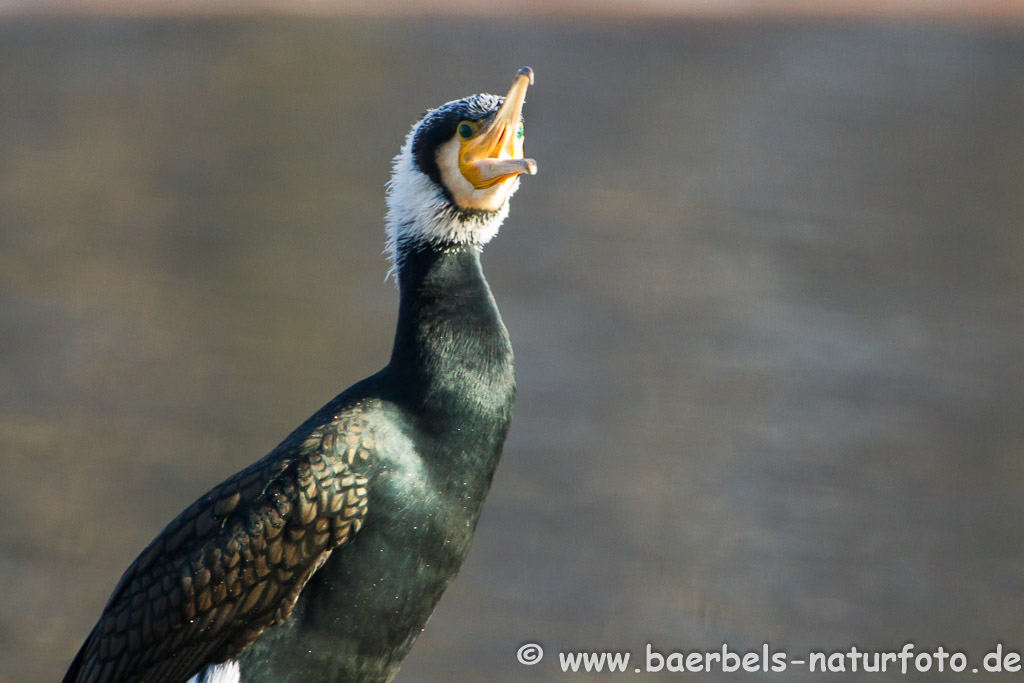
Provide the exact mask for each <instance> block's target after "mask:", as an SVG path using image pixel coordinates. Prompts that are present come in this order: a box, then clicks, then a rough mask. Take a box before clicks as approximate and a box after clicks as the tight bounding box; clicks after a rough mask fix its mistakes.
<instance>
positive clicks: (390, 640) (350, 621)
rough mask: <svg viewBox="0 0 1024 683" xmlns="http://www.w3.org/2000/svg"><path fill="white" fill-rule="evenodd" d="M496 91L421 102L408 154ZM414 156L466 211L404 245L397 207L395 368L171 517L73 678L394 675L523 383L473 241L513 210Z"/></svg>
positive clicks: (450, 562) (117, 682) (487, 105)
mask: <svg viewBox="0 0 1024 683" xmlns="http://www.w3.org/2000/svg"><path fill="white" fill-rule="evenodd" d="M531 76H532V74H531ZM501 103H502V98H499V97H494V96H477V97H476V98H468V99H467V100H461V101H458V102H455V103H450V104H449V105H446V107H445V108H442V109H441V110H435V111H434V112H431V113H428V114H427V116H426V118H425V119H424V120H423V122H422V123H421V124H419V125H418V127H417V128H415V129H414V132H413V134H411V135H410V140H409V141H408V142H407V145H406V147H405V148H403V154H409V153H410V149H415V150H416V151H415V155H416V156H422V155H423V154H424V153H425V152H424V150H425V149H429V148H430V147H431V146H433V147H436V146H437V145H439V144H441V143H442V142H443V141H445V140H450V139H451V138H452V135H453V134H454V130H455V126H456V125H457V123H458V121H459V119H460V117H462V116H465V115H466V114H467V112H470V111H471V113H473V114H474V115H475V116H476V117H477V118H484V117H487V116H488V115H490V114H493V112H494V111H495V110H496V109H497V108H498V107H499V106H500V105H501ZM477 110H479V111H477ZM400 156H401V155H400ZM431 158H433V157H431ZM412 163H413V165H414V166H413V168H414V172H415V173H418V174H422V175H423V176H426V177H428V178H431V182H432V183H433V184H434V185H435V186H436V187H435V188H433V189H430V190H429V192H430V193H431V194H429V196H425V197H423V201H424V202H426V204H427V205H429V206H431V207H436V211H435V214H436V215H438V216H441V218H439V219H438V220H441V221H442V222H443V221H455V222H458V223H457V224H456V223H449V224H444V225H447V227H451V228H453V230H451V231H448V232H444V233H443V234H442V233H441V232H437V233H432V232H430V230H431V229H432V226H433V224H430V225H428V226H427V227H424V226H422V225H420V226H417V230H418V232H417V231H416V230H413V231H412V233H410V234H411V235H412V236H411V237H410V236H409V235H408V234H406V233H404V232H403V230H407V229H411V228H412V227H413V226H412V225H411V224H410V225H405V226H404V227H403V225H402V224H401V223H400V222H399V223H398V224H397V225H395V224H394V219H393V217H392V214H395V215H396V216H397V218H398V219H399V221H401V219H402V218H403V215H404V214H402V211H401V210H400V209H401V206H406V205H407V204H402V202H403V201H404V202H409V201H413V202H415V201H419V199H417V197H416V195H415V194H414V193H413V194H411V195H410V194H409V193H406V195H403V196H402V197H400V198H399V199H396V200H394V201H393V202H392V204H394V205H395V206H398V207H399V209H395V206H392V211H391V213H389V219H391V220H392V223H393V224H392V225H391V226H389V231H390V232H391V242H392V247H393V249H394V250H395V251H394V253H393V254H392V258H393V259H394V261H395V263H396V264H397V268H398V280H399V283H400V297H401V298H400V307H399V319H398V325H397V330H396V334H395V342H394V350H393V352H392V357H391V360H390V362H389V363H388V365H387V366H386V367H385V368H384V369H383V370H381V371H380V372H378V373H377V374H375V375H373V376H371V377H369V378H367V379H365V380H363V381H362V382H359V383H358V384H356V385H354V386H352V387H351V388H349V389H348V390H346V391H345V392H343V393H342V394H340V395H339V396H337V397H336V398H335V399H333V400H332V401H331V402H329V403H328V404H327V405H325V406H324V407H323V408H321V409H320V410H319V411H318V412H317V413H316V414H315V415H313V416H312V417H310V418H309V419H308V420H307V421H306V422H305V423H304V424H303V425H301V426H300V427H299V428H298V429H296V430H295V431H294V432H293V433H292V434H291V435H289V436H288V438H286V439H285V440H284V441H283V442H282V443H281V444H280V445H279V446H278V447H277V448H275V449H274V450H273V451H272V452H271V453H270V454H269V455H267V456H266V457H265V458H263V459H262V460H259V461H258V462H256V463H254V464H253V465H251V466H249V467H247V468H246V469H245V470H243V471H241V472H239V473H238V474H236V475H234V476H233V477H231V478H229V479H228V480H226V481H225V482H223V483H222V484H220V485H219V486H217V487H215V488H214V489H213V490H211V491H210V492H209V493H207V494H206V495H204V496H203V497H201V498H200V499H199V500H197V501H196V502H195V503H193V504H192V505H191V506H190V507H188V508H187V509H186V510H185V511H184V512H182V513H181V514H180V515H179V516H178V517H177V518H176V519H175V520H174V521H173V522H171V524H169V525H168V526H167V528H165V529H164V530H163V531H162V532H161V533H160V535H158V536H157V538H156V539H155V540H154V541H153V542H152V543H151V544H150V545H149V546H148V547H147V548H146V549H145V550H144V551H143V552H142V554H141V555H139V557H138V558H137V559H136V560H135V562H133V563H132V565H131V566H130V567H129V568H128V570H127V571H126V572H125V574H124V575H123V577H122V578H121V580H120V582H119V583H118V585H117V587H116V588H115V590H114V593H113V595H112V596H111V598H110V600H109V602H108V604H107V606H106V608H105V609H104V611H103V614H102V616H101V617H100V620H99V622H98V623H97V624H96V626H95V628H94V629H93V631H92V633H91V634H90V635H89V637H88V638H87V639H86V641H85V644H84V645H83V646H82V648H81V650H80V651H79V653H78V655H77V657H76V658H75V660H74V662H73V663H72V665H71V667H70V669H69V670H68V672H67V675H66V676H65V678H64V682H65V683H121V682H135V681H145V682H146V683H184V682H185V681H188V680H189V679H191V678H192V677H193V676H196V675H198V674H202V673H203V672H204V671H207V673H209V671H212V669H210V670H207V667H209V666H211V665H216V664H219V663H222V662H226V661H232V660H233V661H234V662H236V663H237V665H238V667H239V668H240V671H241V680H242V681H244V682H245V683H269V682H270V681H274V682H275V683H280V682H282V681H303V682H304V683H313V682H315V681H376V680H389V679H390V678H391V677H393V676H394V674H395V673H396V672H397V670H398V667H399V665H400V664H401V661H402V659H403V658H404V657H405V655H406V654H407V653H408V651H409V648H410V647H411V646H412V644H413V642H414V641H415V639H416V637H417V636H418V635H419V633H420V631H421V630H422V628H423V626H424V624H425V623H426V621H427V618H428V617H429V616H430V613H431V612H432V611H433V608H434V606H435V605H436V603H437V601H438V600H439V599H440V597H441V594H442V593H443V592H444V590H445V588H446V587H447V585H448V583H449V581H450V580H451V578H452V577H453V576H454V575H455V573H456V572H457V571H458V569H459V567H460V566H461V564H462V561H463V560H464V559H465V557H466V554H467V553H468V551H469V546H470V542H471V540H472V535H473V532H474V530H475V527H476V523H477V520H478V519H479V515H480V511H481V507H482V505H483V501H484V498H485V496H486V494H487V491H488V489H489V487H490V483H491V478H492V476H493V473H494V469H495V467H496V466H497V463H498V459H499V457H500V454H501V450H502V445H503V443H504V440H505V436H506V434H507V432H508V429H509V424H510V421H511V416H512V403H513V399H514V395H515V380H514V376H513V365H512V349H511V345H510V343H509V339H508V334H507V332H506V330H505V327H504V325H503V324H502V321H501V317H500V315H499V314H498V310H497V307H496V306H495V303H494V299H493V297H492V296H491V292H490V289H489V288H488V286H487V283H486V281H485V280H484V277H483V272H482V270H481V267H480V258H479V257H480V246H481V244H482V243H483V242H484V241H486V239H489V237H486V238H481V239H480V240H479V241H475V240H474V239H473V236H474V233H473V230H474V229H476V226H477V225H478V224H479V225H484V226H485V227H486V228H487V229H488V230H490V231H491V232H490V234H493V232H494V231H496V230H497V225H496V224H493V225H491V224H490V223H493V222H494V221H497V223H500V221H501V219H503V218H504V213H502V212H479V211H473V210H469V211H467V210H464V209H462V208H461V207H455V206H452V205H451V203H450V202H451V194H450V193H448V192H447V190H446V189H445V188H444V187H443V186H441V185H437V177H436V176H437V174H436V165H435V167H434V168H433V169H429V168H422V167H419V166H418V164H416V162H415V161H413V162H412ZM405 172H406V173H408V171H405ZM399 173H400V163H399V162H398V161H396V174H399ZM401 180H402V179H401V178H396V179H394V180H393V184H396V183H398V181H401ZM414 180H415V183H420V184H422V183H421V181H420V180H419V176H417V177H416V178H415V179H414ZM423 186H424V187H429V183H428V184H427V185H423ZM419 187H420V185H416V184H414V188H419ZM514 189H515V188H514V187H512V188H511V190H510V191H509V193H508V194H511V192H512V191H514ZM417 191H418V190H417ZM401 192H403V190H401V189H400V188H399V189H395V188H394V187H393V188H392V194H398V193H401ZM410 197H411V199H410ZM389 201H391V197H389ZM432 210H433V209H432ZM504 211H507V206H506V207H505V208H504ZM499 213H500V215H499ZM409 220H410V221H412V220H415V219H413V218H410V219H409ZM489 222H490V223H489ZM452 235H456V236H458V239H456V238H453V237H452ZM467 236H468V237H469V239H466V237H467Z"/></svg>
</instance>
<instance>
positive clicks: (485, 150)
mask: <svg viewBox="0 0 1024 683" xmlns="http://www.w3.org/2000/svg"><path fill="white" fill-rule="evenodd" d="M532 84H533V69H531V68H530V67H528V66H524V67H523V68H522V69H520V70H519V72H518V73H517V74H516V78H515V80H514V81H512V88H511V89H510V90H509V91H508V95H506V96H505V102H504V103H502V105H501V108H500V109H498V111H497V112H495V114H494V116H492V117H491V119H490V121H489V122H488V123H487V128H486V129H485V130H484V131H483V132H481V133H479V134H477V135H476V136H474V137H472V138H471V139H469V140H466V141H465V142H463V143H462V149H461V151H460V153H459V170H461V171H462V175H463V176H464V177H465V178H466V180H468V181H469V182H470V183H472V185H473V187H475V188H476V189H478V190H483V189H486V188H488V187H491V186H493V185H496V184H497V183H499V182H501V181H503V180H508V179H510V178H514V177H516V176H517V175H519V174H520V173H528V174H530V175H534V174H535V173H537V162H536V161H534V160H533V159H526V158H524V157H523V131H522V128H521V127H520V122H521V119H522V115H523V103H524V102H525V101H526V89H527V88H528V87H529V86H531V85H532Z"/></svg>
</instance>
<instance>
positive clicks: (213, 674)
mask: <svg viewBox="0 0 1024 683" xmlns="http://www.w3.org/2000/svg"><path fill="white" fill-rule="evenodd" d="M188 683H242V670H241V668H239V666H238V662H236V661H235V660H233V659H229V660H228V661H226V662H224V663H223V664H212V665H210V666H208V667H206V668H205V669H203V670H202V671H201V672H199V673H197V674H196V675H195V676H193V677H192V678H190V679H188Z"/></svg>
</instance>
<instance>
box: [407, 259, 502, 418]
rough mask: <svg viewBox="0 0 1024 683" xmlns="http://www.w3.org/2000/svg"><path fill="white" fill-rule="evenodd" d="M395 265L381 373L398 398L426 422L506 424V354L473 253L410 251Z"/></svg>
mask: <svg viewBox="0 0 1024 683" xmlns="http://www.w3.org/2000/svg"><path fill="white" fill-rule="evenodd" d="M400 263H401V265H400V270H399V273H398V275H399V277H398V280H399V287H400V291H401V296H400V302H399V310H398V326H397V329H396V333H395V345H394V349H393V351H392V354H391V362H390V363H389V365H388V368H389V370H390V371H391V373H392V374H393V376H395V378H396V379H397V380H398V385H399V386H400V387H401V389H400V390H401V391H402V392H403V394H404V395H405V398H406V399H407V400H410V401H412V402H413V403H414V404H415V406H416V408H417V410H420V411H423V412H424V414H427V415H431V416H433V417H438V416H441V417H445V418H449V419H451V418H453V417H454V418H455V419H459V420H463V419H465V418H466V417H467V413H469V414H472V415H475V416H479V417H484V418H486V419H493V418H494V417H501V418H504V419H507V417H508V416H510V415H511V406H512V400H513V397H514V393H515V379H514V374H513V359H512V346H511V343H510V342H509V337H508V331H507V330H506V329H505V325H504V323H503V322H502V320H501V315H500V313H499V312H498V307H497V305H496V304H495V301H494V297H493V296H492V294H491V290H490V288H489V287H488V286H487V281H486V280H485V279H484V274H483V269H482V268H481V265H480V248H479V247H477V246H473V245H469V246H466V245H459V246H449V247H447V248H444V247H438V246H433V245H431V246H425V245H424V246H419V247H411V248H410V249H409V251H407V252H406V253H404V254H402V258H401V260H400ZM439 414H440V415H439ZM442 422H444V420H442Z"/></svg>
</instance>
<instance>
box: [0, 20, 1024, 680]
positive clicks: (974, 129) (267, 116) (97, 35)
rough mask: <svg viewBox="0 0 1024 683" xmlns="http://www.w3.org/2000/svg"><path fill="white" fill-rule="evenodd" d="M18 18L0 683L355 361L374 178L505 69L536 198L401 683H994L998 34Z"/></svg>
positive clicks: (376, 268)
mask: <svg viewBox="0 0 1024 683" xmlns="http://www.w3.org/2000/svg"><path fill="white" fill-rule="evenodd" d="M14 7H15V11H13V12H10V13H8V14H7V15H6V16H5V17H4V18H0V458H2V460H0V462H2V463H3V470H4V476H3V477H2V478H0V501H2V503H0V576H2V577H3V586H4V590H3V591H0V681H2V682H3V683H13V682H21V681H47V680H59V678H60V676H61V675H62V673H63V670H64V668H65V667H66V665H67V663H68V662H69V660H70V658H71V657H72V655H73V654H74V652H75V650H76V649H77V648H78V646H79V645H80V644H81V641H82V639H83V638H84V637H85V635H86V633H87V632H88V630H89V628H91V626H92V624H93V623H94V621H95V619H96V618H97V616H98V614H99V611H100V610H101V608H102V606H103V604H104V602H105V601H106V598H107V596H108V594H109V592H110V590H111V589H112V588H113V586H114V584H115V582H116V581H117V578H118V576H119V575H120V572H121V571H122V570H123V569H124V568H125V567H126V566H127V564H128V563H129V562H130V561H131V559H132V558H133V557H134V556H135V555H136V554H137V553H138V552H139V550H140V549H141V548H142V547H143V545H144V544H145V543H146V542H147V541H148V540H149V539H150V538H152V537H153V535H154V534H155V533H156V532H157V531H158V530H159V529H160V528H161V527H162V526H163V524H165V523H166V522H167V521H169V520H170V519H171V517H173V515H174V514H176V513H177V512H178V511H179V510H180V509H181V508H182V507H184V506H185V505H186V504H188V503H189V502H191V501H192V500H193V499H194V498H195V497H197V496H198V495H199V494H201V493H202V492H203V491H205V490H206V489H207V488H208V487H209V486H211V485H213V484H214V483H216V482H218V481H219V480H221V479H222V478H223V477H225V476H227V475H228V474H230V473H232V472H234V471H236V470H237V469H239V468H241V467H242V466H244V465H245V464H247V463H249V462H250V461H252V460H254V459H256V458H258V457H260V456H261V455H263V454H264V453H265V452H267V451H268V450H269V449H270V448H272V447H273V446H274V445H275V444H276V443H277V441H278V440H279V439H281V438H282V437H283V436H284V435H285V434H287V433H288V431H289V430H290V429H292V428H293V427H294V426H295V425H297V424H298V423H299V422H300V421H301V420H303V419H304V418H305V417H306V416H307V415H309V414H310V413H311V412H312V411H313V410H315V409H316V408H318V407H319V406H320V405H321V404H322V403H323V402H324V401H326V400H327V399H329V398H330V397H332V396H333V395H334V394H335V393H337V392H338V391H340V390H341V389H343V388H345V387H346V386H348V385H349V384H350V383H351V382H353V381H355V380H357V379H360V378H361V377H363V376H365V375H366V374H369V373H370V372H373V371H375V370H376V369H378V368H379V367H380V366H381V365H382V364H383V363H384V362H385V361H386V360H387V357H388V353H389V350H390V343H391V335H392V331H393V325H394V316H395V311H396V292H395V289H394V286H393V285H392V284H391V283H390V282H385V280H384V277H385V272H386V270H387V264H386V262H385V259H384V258H383V257H382V256H381V249H382V247H383V230H382V216H383V186H384V183H385V181H386V180H387V177H388V171H389V161H390V159H391V157H392V156H393V155H394V154H395V152H396V151H397V149H398V147H399V145H400V143H401V141H402V139H403V136H404V135H405V132H406V131H407V130H408V127H409V126H410V125H411V124H412V123H413V121H414V120H415V119H416V117H417V116H418V115H419V114H420V113H421V112H422V111H423V110H424V109H426V108H427V107H430V106H435V105H437V104H440V103H442V102H444V101H446V100H449V99H453V98H456V97H461V96H464V95H466V94H470V93H473V92H478V91H481V90H484V91H498V92H502V91H503V90H504V89H505V88H506V87H507V86H508V83H509V82H510V79H511V77H512V75H513V74H514V72H515V70H516V69H517V68H518V67H520V66H523V65H527V64H528V65H530V66H532V67H533V68H534V69H535V70H536V72H537V84H536V86H535V88H533V89H532V90H531V94H530V99H529V102H528V104H527V130H528V140H527V150H528V153H529V154H530V155H531V156H534V157H535V158H536V159H537V160H538V163H539V166H540V173H539V174H538V175H537V176H536V177H535V178H528V179H526V180H525V181H524V182H523V187H522V189H521V190H520V192H519V194H518V195H517V196H516V198H515V200H514V201H513V209H512V214H511V217H510V219H509V220H508V221H507V223H506V225H505V227H504V228H503V230H502V233H501V235H500V236H499V238H498V239H497V240H495V241H494V242H493V243H492V244H491V245H490V247H489V248H488V249H487V252H486V255H485V267H486V269H487V272H488V277H489V279H490V282H491V285H492V288H493V289H494V291H495V295H496V297H497V299H498V302H499V305H500V307H501V310H502V312H503V315H504V318H505V321H506V323H507V325H508V327H509V329H510V331H511V334H512V337H513V342H514V344H515V347H516V352H517V363H518V378H519V386H520V393H519V400H518V405H517V412H516V418H515V423H514V427H513V432H512V435H511V437H510V439H509V442H508V444H507V447H506V455H505V459H504V461H503V463H502V466H501V468H500V469H499V472H498V475H497V477H496V481H495V487H494V491H493V493H492V495H491V498H490V500H489V502H488V506H487V508H486V511H485V513H484V518H483V520H482V522H481V525H480V528H479V531H478V534H477V540H476V543H475V547H474V549H473V552H472V554H471V556H470V559H469V561H468V563H467V565H466V566H465V568H464V570H463V572H462V574H461V575H460V577H459V578H458V580H457V581H456V582H455V584H454V585H453V587H452V588H451V589H450V590H449V592H448V594H447V595H446V597H445V599H444V600H443V601H442V603H441V606H440V608H439V609H438V611H437V613H436V614H435V617H434V619H433V620H432V621H431V623H430V625H429V627H428V628H427V631H426V633H425V634H424V636H423V637H422V638H421V640H420V641H419V644H418V645H417V647H416V648H415V649H414V652H413V655H412V656H411V657H410V658H409V660H408V661H407V664H406V666H405V668H404V669H403V672H402V674H401V675H400V678H399V680H403V681H445V680H453V679H454V680H492V681H513V680H549V679H554V680H561V679H568V678H569V677H567V676H562V675H560V674H559V673H558V671H557V666H556V659H557V657H556V652H557V651H559V650H569V649H588V650H593V649H598V648H612V649H616V650H631V651H632V652H633V653H634V656H635V657H640V656H642V653H643V648H644V644H645V643H647V642H653V644H654V646H655V647H656V648H658V649H660V650H662V651H669V650H687V651H689V650H693V649H698V648H717V647H720V646H721V644H722V642H728V643H729V644H730V646H731V647H732V648H733V649H736V650H744V649H753V648H759V647H760V646H761V644H762V643H763V642H766V641H767V642H769V643H771V646H772V648H773V649H776V650H778V649H788V650H789V651H790V652H791V654H792V656H794V657H796V656H799V655H800V654H802V653H806V652H807V651H809V650H827V651H833V650H840V649H842V650H845V649H847V648H849V646H850V645H853V644H857V645H858V646H860V647H862V648H868V649H880V650H898V649H899V648H900V647H902V645H903V643H904V642H907V641H913V642H914V643H915V644H916V646H917V649H918V651H923V650H932V649H934V648H935V647H936V646H937V645H939V644H942V645H944V646H945V647H946V648H947V649H954V650H963V651H965V652H966V653H967V654H968V655H969V656H971V657H972V664H975V665H976V664H977V663H978V661H980V658H981V656H982V655H983V654H984V653H985V652H986V651H987V650H989V649H991V648H992V647H993V646H994V645H995V643H997V642H1003V643H1005V645H1006V647H1008V648H1013V649H1016V650H1018V651H1020V650H1021V649H1024V627H1022V626H1021V615H1022V613H1024V527H1022V525H1021V519H1022V517H1024V499H1022V496H1021V489H1022V486H1024V459H1022V456H1024V419H1022V414H1024V366H1022V363H1021V359H1024V232H1022V225H1024V180H1022V179H1024V126H1022V125H1021V123H1022V121H1024V30H1022V28H1021V24H1020V22H1019V21H1010V22H1006V21H1002V20H1000V21H977V20H976V19H977V18H976V17H975V18H973V19H970V20H964V21H957V20H953V19H950V18H949V17H947V18H946V19H945V20H943V21H941V22H935V21H925V20H923V19H921V18H920V17H918V18H917V19H915V20H908V18H907V17H901V18H886V17H882V16H878V15H872V16H865V17H862V18H859V19H850V18H847V19H844V20H836V19H824V18H822V17H818V18H816V19H814V20H801V19H800V18H799V17H796V16H789V17H788V18H786V19H778V18H776V19H772V20H765V19H763V18H762V19H761V20H732V21H722V20H717V19H707V18H703V19H694V18H692V17H691V18H687V17H685V16H683V17H676V18H672V19H665V18H662V19H660V20H658V21H652V20H644V19H628V18H619V19H616V20H614V21H609V20H607V18H604V19H596V20H582V19H580V20H573V21H569V20H567V19H565V18H564V17H562V18H560V17H546V18H545V17H540V16H536V15H530V16H525V17H520V18H519V19H515V20H512V19H509V18H508V17H487V16H475V15H473V13H472V12H469V13H466V14H460V13H458V12H456V13H453V14H448V15H444V14H438V15H435V16H430V17H424V16H421V17H418V18H402V17H401V16H389V17H384V16H378V17H361V18H360V17H353V16H319V17H314V18H299V17H285V16H263V17H247V16H220V17H212V18H211V17H207V18H200V17H190V16H186V15H178V16H174V17H170V16H162V17H161V16H150V17H146V18H139V17H136V18H128V17H117V16H112V15H109V14H105V15H103V16H98V15H93V16H86V15H80V16H75V17H62V16H56V15H51V16H40V15H33V16H25V15H24V13H20V12H19V11H18V5H17V3H15V4H14ZM22 8H23V7H22ZM1011 14H1012V13H1011ZM527 641H534V642H539V643H542V644H543V645H544V646H545V647H546V648H547V650H548V658H547V659H545V661H544V662H542V663H541V664H539V665H537V666H535V667H532V668H526V667H523V666H520V665H518V664H517V663H516V661H515V651H516V649H517V648H518V646H519V645H521V644H522V643H524V642H527ZM572 678H573V679H574V680H586V679H587V676H585V675H583V674H579V675H577V676H573V677H572ZM604 678H605V680H607V677H604ZM651 678H652V680H657V679H658V677H656V676H652V677H651ZM672 678H673V679H675V678H678V676H672ZM714 678H715V677H705V679H707V680H711V679H714ZM721 678H722V679H723V680H736V679H737V678H738V679H740V680H780V678H779V677H778V676H777V675H770V674H769V675H767V677H765V678H763V679H762V678H760V677H759V676H758V675H748V676H746V677H744V676H738V675H737V674H730V675H722V676H721ZM910 678H911V680H914V677H910ZM784 679H785V680H817V677H814V676H809V675H808V676H803V677H801V676H800V675H798V674H796V673H794V672H793V671H790V672H787V674H786V675H785V677H784ZM905 679H906V677H902V676H899V675H898V674H893V673H890V674H888V675H881V674H879V675H875V676H872V677H871V680H880V681H881V680H905ZM920 679H922V680H924V679H928V680H942V679H943V677H942V676H938V675H933V676H932V677H931V678H928V677H925V676H922V677H920Z"/></svg>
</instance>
